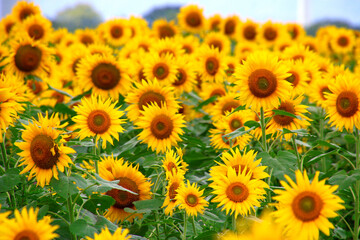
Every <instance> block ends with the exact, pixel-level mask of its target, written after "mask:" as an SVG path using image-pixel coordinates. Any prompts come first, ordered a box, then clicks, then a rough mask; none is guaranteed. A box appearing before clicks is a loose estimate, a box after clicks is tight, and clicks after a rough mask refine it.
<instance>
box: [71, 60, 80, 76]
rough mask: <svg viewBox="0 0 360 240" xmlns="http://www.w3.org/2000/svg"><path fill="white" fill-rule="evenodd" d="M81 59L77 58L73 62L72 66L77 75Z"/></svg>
mask: <svg viewBox="0 0 360 240" xmlns="http://www.w3.org/2000/svg"><path fill="white" fill-rule="evenodd" d="M80 60H81V58H77V59H75V61H74V62H73V64H72V66H71V69H72V71H73V73H74V74H75V75H76V73H77V68H78V66H79V63H80Z"/></svg>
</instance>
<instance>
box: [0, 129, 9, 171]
mask: <svg viewBox="0 0 360 240" xmlns="http://www.w3.org/2000/svg"><path fill="white" fill-rule="evenodd" d="M1 156H2V160H3V162H4V169H5V172H6V170H7V169H8V168H9V165H8V164H9V163H8V159H7V154H6V148H5V133H4V136H3V142H2V143H1Z"/></svg>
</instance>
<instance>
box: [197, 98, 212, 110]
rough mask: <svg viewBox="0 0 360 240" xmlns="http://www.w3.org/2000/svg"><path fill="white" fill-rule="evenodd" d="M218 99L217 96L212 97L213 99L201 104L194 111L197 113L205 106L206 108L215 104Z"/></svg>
mask: <svg viewBox="0 0 360 240" xmlns="http://www.w3.org/2000/svg"><path fill="white" fill-rule="evenodd" d="M216 99H217V96H212V97H210V98H208V99H206V100H205V101H203V102H201V103H199V105H197V106H196V107H195V108H194V109H195V110H196V111H198V110H200V109H201V108H202V107H204V106H206V105H208V104H210V103H213V102H215V101H216Z"/></svg>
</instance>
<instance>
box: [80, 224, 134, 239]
mask: <svg viewBox="0 0 360 240" xmlns="http://www.w3.org/2000/svg"><path fill="white" fill-rule="evenodd" d="M128 234H129V230H128V229H126V228H125V229H123V228H122V227H118V228H117V229H116V231H115V232H114V234H111V233H110V231H109V229H108V228H107V227H105V228H104V229H102V230H101V232H100V233H99V234H97V233H95V234H94V238H90V237H86V240H128V239H130V237H131V236H130V235H128Z"/></svg>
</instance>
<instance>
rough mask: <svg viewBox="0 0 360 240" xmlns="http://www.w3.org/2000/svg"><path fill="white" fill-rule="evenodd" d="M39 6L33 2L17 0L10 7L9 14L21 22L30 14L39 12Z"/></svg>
mask: <svg viewBox="0 0 360 240" xmlns="http://www.w3.org/2000/svg"><path fill="white" fill-rule="evenodd" d="M40 13H41V11H40V8H39V7H38V6H36V5H34V3H33V2H27V1H18V2H17V3H16V5H15V6H14V7H13V8H12V12H11V14H12V15H13V16H14V17H15V18H16V19H17V20H18V21H19V22H22V21H24V20H25V19H26V18H28V17H29V16H31V15H36V14H40Z"/></svg>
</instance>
